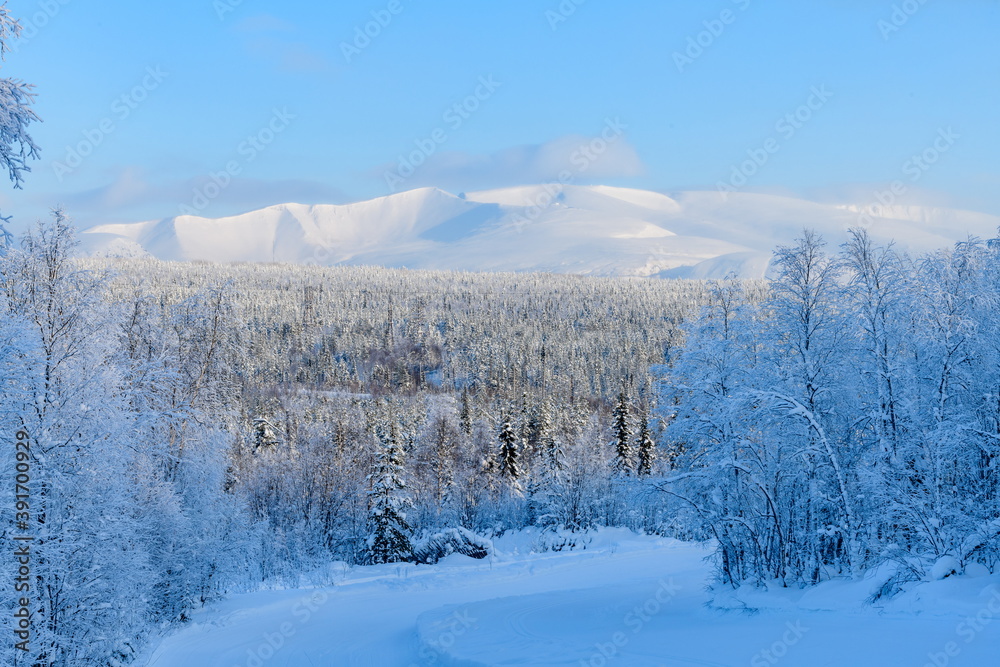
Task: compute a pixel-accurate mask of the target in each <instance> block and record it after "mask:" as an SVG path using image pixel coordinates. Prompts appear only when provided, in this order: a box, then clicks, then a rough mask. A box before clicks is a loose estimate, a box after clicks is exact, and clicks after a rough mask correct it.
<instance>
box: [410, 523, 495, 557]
mask: <svg viewBox="0 0 1000 667" xmlns="http://www.w3.org/2000/svg"><path fill="white" fill-rule="evenodd" d="M492 551H493V543H492V542H490V541H489V540H487V539H486V538H484V537H480V536H479V535H476V534H475V533H473V532H471V531H469V530H466V529H465V528H461V527H459V528H449V529H447V530H442V531H440V532H437V533H434V534H433V535H429V536H427V537H425V538H424V539H422V540H419V541H418V542H417V543H416V544H415V545H414V546H413V558H414V560H416V561H417V562H418V563H426V564H434V563H436V562H438V561H439V560H441V559H442V558H445V557H447V556H450V555H452V554H462V555H463V556H469V557H470V558H486V557H487V556H489V555H490V553H491V552H492Z"/></svg>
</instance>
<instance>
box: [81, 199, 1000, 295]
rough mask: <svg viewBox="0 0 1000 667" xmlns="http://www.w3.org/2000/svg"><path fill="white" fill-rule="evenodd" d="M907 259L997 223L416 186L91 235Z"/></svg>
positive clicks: (763, 203)
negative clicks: (802, 251)
mask: <svg viewBox="0 0 1000 667" xmlns="http://www.w3.org/2000/svg"><path fill="white" fill-rule="evenodd" d="M857 226H865V227H868V228H869V230H870V232H871V233H872V235H873V236H874V237H875V238H876V239H883V240H889V239H895V240H898V241H899V242H900V243H901V245H903V246H905V247H907V248H908V249H910V250H912V251H915V252H923V251H927V250H931V249H934V248H938V247H942V246H946V245H949V244H951V243H954V242H955V241H959V240H962V239H964V238H966V237H968V236H969V235H975V236H981V237H992V236H993V235H994V234H995V232H996V229H997V227H998V226H1000V218H997V217H995V216H990V215H986V214H982V213H974V212H969V211H958V210H953V209H943V208H929V207H917V206H905V207H904V206H896V207H890V208H882V209H879V208H872V207H862V206H853V205H828V204H820V203H816V202H810V201H805V200H800V199H794V198H789V197H778V196H773V195H758V194H746V193H730V194H727V195H722V194H720V193H717V192H681V193H678V194H676V195H675V196H673V197H671V196H667V195H665V194H661V193H656V192H648V191H643V190H633V189H628V188H617V187H608V186H573V185H555V184H548V185H533V186H522V187H514V188H502V189H496V190H487V191H481V192H471V193H463V194H460V195H454V194H451V193H449V192H445V191H443V190H440V189H438V188H420V189H417V190H410V191H407V192H401V193H398V194H393V195H389V196H386V197H379V198H377V199H372V200H369V201H362V202H356V203H353V204H344V205H305V204H295V203H289V204H279V205H276V206H269V207H267V208H263V209H260V210H257V211H251V212H249V213H244V214H241V215H235V216H228V217H224V218H203V217H197V216H187V215H183V216H176V217H172V218H165V219H163V220H159V221H147V222H139V223H132V224H109V225H100V226H98V227H94V228H92V229H89V230H87V232H86V233H85V235H84V236H85V240H86V246H87V248H88V249H89V250H90V251H91V252H94V253H102V254H114V255H121V254H127V255H135V254H142V253H148V254H150V255H153V256H155V257H158V258H161V259H167V260H180V261H185V260H207V261H215V262H293V263H317V264H322V265H335V264H373V265H383V266H406V267H410V268H426V269H457V270H470V271H549V272H556V273H575V274H583V275H613V276H636V277H648V276H658V277H692V278H720V277H724V276H726V275H729V274H731V273H735V274H736V275H739V276H744V277H759V276H761V275H764V274H765V272H766V271H767V267H768V264H769V260H770V255H771V251H772V250H773V248H774V246H775V245H778V244H783V243H790V242H791V241H793V240H794V239H795V238H796V237H797V236H798V235H799V234H800V233H801V231H802V229H803V228H805V227H810V228H813V229H816V230H817V231H819V232H820V233H821V234H823V236H824V237H825V238H826V239H827V240H828V241H829V242H831V244H837V243H840V242H841V241H842V240H843V239H844V238H845V235H846V230H847V229H849V228H851V227H857Z"/></svg>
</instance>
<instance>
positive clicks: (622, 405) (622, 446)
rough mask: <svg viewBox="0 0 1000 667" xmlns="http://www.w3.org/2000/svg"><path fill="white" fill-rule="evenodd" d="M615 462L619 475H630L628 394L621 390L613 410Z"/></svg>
mask: <svg viewBox="0 0 1000 667" xmlns="http://www.w3.org/2000/svg"><path fill="white" fill-rule="evenodd" d="M613 414H614V419H615V421H614V431H615V461H614V469H615V472H617V473H618V474H619V475H630V474H632V425H631V423H630V420H629V406H628V394H627V393H626V392H625V390H624V389H622V391H621V393H620V394H618V403H617V404H616V405H615V409H614V412H613Z"/></svg>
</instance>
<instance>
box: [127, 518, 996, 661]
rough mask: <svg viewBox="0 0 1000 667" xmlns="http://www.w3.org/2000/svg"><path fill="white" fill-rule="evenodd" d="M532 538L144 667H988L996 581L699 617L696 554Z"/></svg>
mask: <svg viewBox="0 0 1000 667" xmlns="http://www.w3.org/2000/svg"><path fill="white" fill-rule="evenodd" d="M531 539H532V536H531V535H530V534H528V535H526V534H519V535H517V536H515V537H512V538H502V539H501V540H499V541H498V543H497V547H498V555H497V556H496V557H494V558H493V559H491V560H483V561H476V560H472V559H470V558H466V557H464V556H451V557H449V558H447V559H445V560H444V561H442V563H440V564H438V565H435V566H415V565H410V564H407V565H385V566H372V567H358V568H353V569H351V570H348V571H346V572H345V574H344V575H343V578H342V580H340V581H338V582H337V583H336V584H335V585H333V586H329V587H320V588H315V589H311V590H309V589H302V590H285V591H261V592H257V593H251V594H245V595H237V596H234V597H232V598H230V599H227V600H224V601H220V602H218V603H215V604H213V605H210V606H209V607H208V608H206V609H204V610H202V611H200V612H198V613H197V614H196V615H195V617H194V620H193V621H192V622H191V623H190V624H189V625H188V626H186V627H184V628H182V629H180V630H179V631H177V632H175V633H173V634H171V635H169V636H167V637H166V638H164V639H163V640H162V641H161V642H160V644H159V645H158V646H156V647H155V648H152V649H150V651H149V652H148V653H147V654H146V657H145V658H144V660H143V661H140V662H139V664H146V665H149V666H150V667H265V666H268V667H321V666H323V667H325V666H328V665H329V666H340V665H344V666H355V665H357V666H361V665H364V666H368V665H372V666H375V665H377V666H385V667H397V666H398V667H417V666H425V665H462V666H466V667H478V666H483V665H574V666H580V665H584V666H592V667H613V666H615V665H636V666H646V665H650V666H653V665H665V666H674V665H676V666H678V667H680V666H685V665H709V666H715V667H718V666H737V665H750V666H751V667H766V666H772V665H783V666H785V665H787V666H789V667H792V666H796V665H802V666H808V667H823V666H827V665H830V666H833V665H851V666H856V667H864V666H867V665H873V666H874V665H878V666H885V665H912V666H913V667H923V666H924V665H933V666H934V667H943V666H944V665H949V666H952V665H953V666H963V665H968V666H971V665H994V664H997V663H996V647H997V646H1000V622H997V623H992V622H990V621H991V620H992V617H993V615H994V612H993V611H990V609H991V608H990V602H991V601H992V600H994V599H996V600H997V602H996V605H995V609H996V611H997V612H1000V593H998V594H996V595H997V597H996V598H994V597H993V595H994V592H995V591H997V590H1000V589H998V588H997V586H998V584H1000V576H992V577H978V578H970V577H958V578H952V579H950V580H945V581H941V582H933V583H930V584H922V585H920V586H918V587H917V588H915V589H914V590H911V591H910V592H908V593H904V594H903V595H902V596H901V597H900V599H897V600H896V601H894V602H892V603H889V604H887V605H886V606H885V607H884V608H883V609H876V608H871V607H861V606H860V605H859V604H858V600H859V599H861V597H863V596H862V595H861V594H860V593H859V591H861V590H862V588H863V582H832V583H830V584H824V585H823V586H821V587H819V589H814V590H813V591H809V592H807V593H803V592H802V591H772V592H770V593H764V594H759V593H758V594H752V595H750V594H748V596H747V597H748V599H750V600H751V601H752V604H753V605H754V606H758V607H764V608H762V609H760V610H759V611H758V612H757V613H752V614H751V613H747V612H743V611H721V610H718V609H716V608H712V607H709V606H708V604H707V603H708V602H709V600H710V598H711V594H710V593H709V592H708V591H707V589H706V586H707V582H708V578H709V576H710V565H709V564H708V563H707V562H706V561H705V557H706V556H707V555H708V553H709V552H708V551H707V550H706V549H705V548H704V547H702V546H699V545H694V544H687V543H682V542H677V541H675V540H668V539H659V538H652V537H636V536H634V535H631V534H629V533H627V532H626V531H619V530H606V531H602V532H601V533H600V534H599V535H598V537H597V538H596V539H595V540H594V542H593V543H592V544H591V545H590V547H589V548H587V549H585V550H576V551H572V552H561V553H545V554H529V553H527V552H528V550H529V548H530V541H531ZM817 591H819V592H818V593H817ZM741 594H742V593H741ZM817 601H818V602H817ZM817 608H820V609H834V610H832V611H817V610H816V609H817ZM977 614H979V615H980V621H979V622H978V623H977V622H975V621H973V622H972V623H971V624H970V623H969V621H968V620H967V619H968V618H969V617H975V616H976V615H977ZM987 616H988V617H989V618H987ZM998 616H1000V614H998ZM949 642H951V643H952V644H951V645H949ZM767 651H769V652H767ZM949 651H950V652H951V653H952V655H948V653H949Z"/></svg>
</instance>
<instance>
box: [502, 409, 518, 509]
mask: <svg viewBox="0 0 1000 667" xmlns="http://www.w3.org/2000/svg"><path fill="white" fill-rule="evenodd" d="M498 439H499V440H500V455H499V457H498V458H499V464H500V466H499V473H500V477H501V478H502V479H503V480H504V481H505V482H506V483H507V484H508V485H509V486H510V488H511V490H513V491H517V492H519V491H520V490H521V485H520V479H521V464H520V454H521V447H520V442H519V440H520V437H519V436H518V433H517V427H516V426H515V425H514V420H513V419H512V418H511V417H510V414H509V413H507V414H505V415H504V417H503V421H502V423H501V425H500V433H499V435H498Z"/></svg>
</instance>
